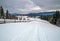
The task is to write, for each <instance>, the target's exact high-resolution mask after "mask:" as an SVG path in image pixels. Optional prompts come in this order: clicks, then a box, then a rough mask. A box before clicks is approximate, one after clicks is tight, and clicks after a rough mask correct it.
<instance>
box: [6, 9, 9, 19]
mask: <svg viewBox="0 0 60 41" xmlns="http://www.w3.org/2000/svg"><path fill="white" fill-rule="evenodd" d="M8 18H9V12H8V10H6V19H8Z"/></svg>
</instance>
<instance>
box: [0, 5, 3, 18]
mask: <svg viewBox="0 0 60 41" xmlns="http://www.w3.org/2000/svg"><path fill="white" fill-rule="evenodd" d="M0 16H1V17H2V18H4V10H3V8H2V6H1V7H0Z"/></svg>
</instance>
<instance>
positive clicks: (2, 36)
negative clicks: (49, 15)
mask: <svg viewBox="0 0 60 41" xmlns="http://www.w3.org/2000/svg"><path fill="white" fill-rule="evenodd" d="M31 19H33V18H31ZM0 41H60V28H59V27H57V26H55V25H52V24H50V23H49V22H47V21H44V20H41V19H33V20H32V21H31V22H21V23H6V24H0Z"/></svg>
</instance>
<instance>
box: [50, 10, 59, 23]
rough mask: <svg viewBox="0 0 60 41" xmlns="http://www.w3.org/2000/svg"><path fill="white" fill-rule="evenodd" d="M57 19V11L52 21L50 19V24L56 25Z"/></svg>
mask: <svg viewBox="0 0 60 41" xmlns="http://www.w3.org/2000/svg"><path fill="white" fill-rule="evenodd" d="M59 17H60V16H59V11H56V13H55V14H53V19H52V21H51V23H53V24H57V19H58V18H59Z"/></svg>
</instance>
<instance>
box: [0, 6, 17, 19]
mask: <svg viewBox="0 0 60 41" xmlns="http://www.w3.org/2000/svg"><path fill="white" fill-rule="evenodd" d="M4 18H5V19H17V17H16V16H14V15H11V14H10V13H9V11H8V10H6V13H5V12H4V9H3V7H2V6H0V19H4Z"/></svg>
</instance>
